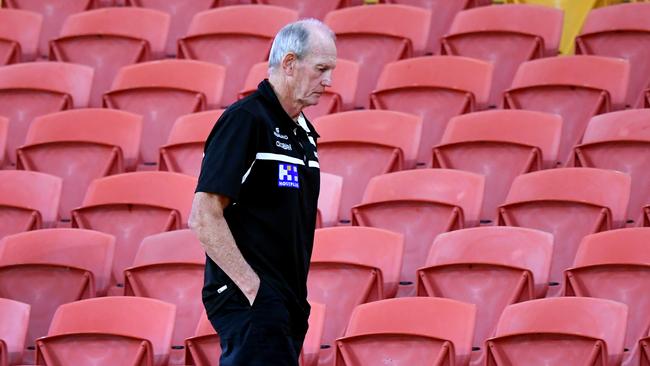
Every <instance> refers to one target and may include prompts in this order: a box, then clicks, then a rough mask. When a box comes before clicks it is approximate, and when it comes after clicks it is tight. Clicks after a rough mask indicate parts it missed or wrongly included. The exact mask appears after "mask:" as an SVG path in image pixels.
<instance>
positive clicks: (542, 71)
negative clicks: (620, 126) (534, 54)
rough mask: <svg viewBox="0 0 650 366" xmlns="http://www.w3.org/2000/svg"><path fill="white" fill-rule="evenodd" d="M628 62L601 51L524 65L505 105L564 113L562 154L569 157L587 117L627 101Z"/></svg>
mask: <svg viewBox="0 0 650 366" xmlns="http://www.w3.org/2000/svg"><path fill="white" fill-rule="evenodd" d="M629 71H630V64H629V63H628V62H627V61H625V60H621V59H615V58H609V57H599V56H566V57H552V58H545V59H539V60H534V61H528V62H524V63H523V64H521V66H520V67H519V70H517V74H516V75H515V78H514V81H513V82H512V88H511V89H509V90H508V91H506V92H505V93H504V107H505V108H509V109H527V110H535V111H540V112H548V113H556V114H559V115H561V116H562V119H563V121H564V123H563V127H562V140H561V141H560V152H559V156H558V159H559V161H560V162H562V163H564V162H566V159H567V157H568V156H569V154H570V151H571V148H572V147H573V145H575V144H577V143H579V142H580V139H581V138H582V134H583V133H584V130H585V128H586V127H587V123H588V122H589V119H590V118H591V117H593V116H594V115H596V114H601V113H607V112H609V111H611V110H615V109H618V107H620V106H622V105H623V104H624V100H625V93H626V91H627V83H628V79H629Z"/></svg>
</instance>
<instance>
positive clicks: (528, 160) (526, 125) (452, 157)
mask: <svg viewBox="0 0 650 366" xmlns="http://www.w3.org/2000/svg"><path fill="white" fill-rule="evenodd" d="M561 132H562V117H560V116H558V115H553V114H547V113H540V112H532V111H515V110H495V111H485V112H478V113H470V114H466V115H461V116H457V117H454V118H452V119H451V120H450V121H449V124H448V125H447V129H446V131H445V134H444V136H443V137H442V141H441V144H440V145H438V146H436V147H435V148H434V149H433V167H434V168H445V169H460V170H466V171H469V172H473V173H477V174H481V175H484V176H485V195H484V200H483V208H482V211H481V220H482V221H484V222H485V221H486V220H487V221H494V220H495V218H496V216H497V207H498V206H499V205H500V204H502V203H503V201H504V200H505V198H506V195H507V194H508V190H509V189H510V185H511V184H512V181H513V179H515V177H516V176H518V175H519V174H524V173H530V172H533V171H537V170H541V169H544V168H553V167H555V162H556V159H557V151H558V148H559V146H560V137H561V136H560V134H561Z"/></svg>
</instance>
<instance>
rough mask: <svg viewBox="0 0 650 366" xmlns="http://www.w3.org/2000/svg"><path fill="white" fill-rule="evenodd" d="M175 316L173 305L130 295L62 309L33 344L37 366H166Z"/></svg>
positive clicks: (105, 298) (106, 298)
mask: <svg viewBox="0 0 650 366" xmlns="http://www.w3.org/2000/svg"><path fill="white" fill-rule="evenodd" d="M175 312H176V311H175V306H174V305H172V304H168V303H165V302H162V301H159V300H154V299H146V298H141V297H133V296H115V297H102V298H96V299H89V300H83V301H76V302H73V303H69V304H65V305H61V306H60V307H59V308H58V309H57V311H56V313H55V314H54V318H53V319H52V325H51V326H50V330H49V332H48V334H47V337H44V338H41V339H39V340H38V342H37V348H36V361H37V364H39V365H48V366H49V365H51V366H64V365H87V366H109V365H123V366H149V365H151V366H165V365H167V361H168V359H169V348H170V344H171V338H172V330H173V328H174V314H175ZM107 350H108V351H107Z"/></svg>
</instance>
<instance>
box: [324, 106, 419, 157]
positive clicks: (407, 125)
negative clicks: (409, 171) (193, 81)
mask: <svg viewBox="0 0 650 366" xmlns="http://www.w3.org/2000/svg"><path fill="white" fill-rule="evenodd" d="M314 127H316V130H317V131H318V133H319V134H320V135H321V138H320V140H319V142H320V143H328V142H341V141H345V142H350V141H358V142H362V143H364V142H365V143H374V144H381V145H388V146H394V147H397V148H400V149H401V150H402V153H403V154H404V161H405V163H406V166H408V167H412V166H415V160H416V156H417V152H418V146H419V143H420V135H421V131H422V118H420V117H418V116H415V115H411V114H406V113H401V112H393V111H382V110H365V111H350V112H342V113H336V114H331V115H327V116H322V117H319V118H317V119H316V120H315V121H314Z"/></svg>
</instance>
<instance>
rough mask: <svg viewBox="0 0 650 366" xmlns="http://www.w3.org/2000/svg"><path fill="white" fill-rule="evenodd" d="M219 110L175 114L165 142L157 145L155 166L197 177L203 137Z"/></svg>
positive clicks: (203, 142)
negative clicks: (158, 148)
mask: <svg viewBox="0 0 650 366" xmlns="http://www.w3.org/2000/svg"><path fill="white" fill-rule="evenodd" d="M223 111H224V110H223V109H214V110H209V111H205V112H199V113H192V114H188V115H185V116H181V117H178V119H177V120H176V122H174V125H173V126H172V129H171V131H170V132H169V138H168V139H167V144H166V145H164V146H161V147H160V156H159V158H158V169H159V170H166V171H170V172H176V173H183V174H187V175H192V176H195V177H198V176H199V172H200V171H201V161H202V160H203V147H204V145H205V140H206V139H207V138H208V135H209V134H210V131H212V128H213V127H214V125H215V123H216V122H217V120H218V119H219V117H221V114H222V113H223Z"/></svg>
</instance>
